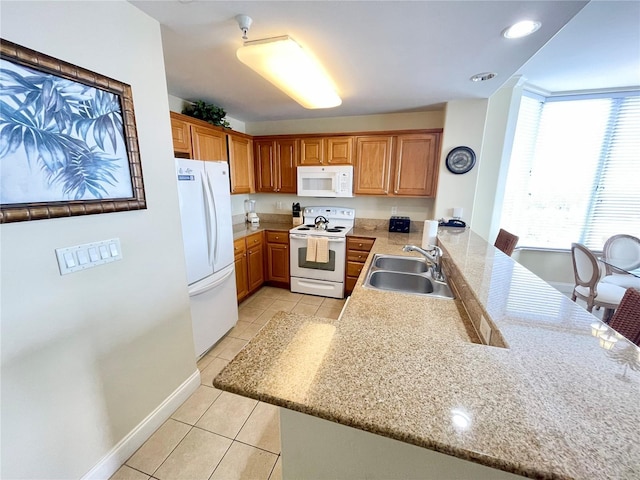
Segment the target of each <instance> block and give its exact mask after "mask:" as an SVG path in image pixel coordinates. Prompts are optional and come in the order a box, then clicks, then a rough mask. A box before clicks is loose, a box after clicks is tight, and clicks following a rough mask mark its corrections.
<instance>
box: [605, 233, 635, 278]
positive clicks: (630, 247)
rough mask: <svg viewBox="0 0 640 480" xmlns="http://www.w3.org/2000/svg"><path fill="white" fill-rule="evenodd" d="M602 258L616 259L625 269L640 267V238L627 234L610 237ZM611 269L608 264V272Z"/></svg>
mask: <svg viewBox="0 0 640 480" xmlns="http://www.w3.org/2000/svg"><path fill="white" fill-rule="evenodd" d="M602 259H603V260H604V261H605V262H607V261H609V260H611V259H615V264H616V265H617V266H619V267H620V268H622V269H623V270H633V269H635V268H638V267H640V238H637V237H634V236H632V235H625V234H620V235H614V236H612V237H610V238H608V239H607V241H606V242H605V243H604V247H603V248H602ZM611 271H612V269H611V267H610V266H609V265H607V273H611Z"/></svg>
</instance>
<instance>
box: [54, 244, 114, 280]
mask: <svg viewBox="0 0 640 480" xmlns="http://www.w3.org/2000/svg"><path fill="white" fill-rule="evenodd" d="M56 257H57V259H58V267H59V268H60V275H66V274H67V273H73V272H77V271H79V270H86V269H88V268H93V267H97V266H99V265H104V264H105V263H111V262H115V261H116V260H122V249H121V248H120V239H119V238H111V239H109V240H102V241H99V242H92V243H85V244H84V245H76V246H74V247H65V248H56Z"/></svg>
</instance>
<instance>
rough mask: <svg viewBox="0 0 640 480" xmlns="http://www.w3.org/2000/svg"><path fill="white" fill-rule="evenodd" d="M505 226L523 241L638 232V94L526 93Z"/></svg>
mask: <svg viewBox="0 0 640 480" xmlns="http://www.w3.org/2000/svg"><path fill="white" fill-rule="evenodd" d="M502 226H503V228H506V229H507V230H509V231H510V232H513V233H515V234H516V235H519V236H520V242H519V245H520V246H522V247H539V248H563V249H569V248H570V246H571V243H572V242H575V241H579V242H581V243H584V244H586V245H587V246H588V247H589V248H592V249H595V250H599V249H601V248H602V245H603V244H604V241H605V240H606V239H607V238H608V237H610V236H611V235H614V234H616V233H628V234H631V235H635V236H640V97H639V96H627V97H621V96H615V97H606V96H598V97H586V98H585V97H571V99H570V100H563V101H545V100H544V99H541V98H535V97H529V96H524V97H523V98H522V103H521V107H520V113H519V116H518V123H517V126H516V133H515V138H514V147H513V152H512V156H511V162H510V166H509V172H508V176H507V184H506V188H505V203H504V206H503V215H502Z"/></svg>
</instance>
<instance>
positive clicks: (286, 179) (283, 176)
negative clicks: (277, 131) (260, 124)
mask: <svg viewBox="0 0 640 480" xmlns="http://www.w3.org/2000/svg"><path fill="white" fill-rule="evenodd" d="M253 149H254V157H255V161H254V164H255V171H256V192H269V193H296V192H297V187H298V177H297V171H296V167H297V165H298V139H296V138H280V139H277V140H269V139H262V140H256V141H254V147H253Z"/></svg>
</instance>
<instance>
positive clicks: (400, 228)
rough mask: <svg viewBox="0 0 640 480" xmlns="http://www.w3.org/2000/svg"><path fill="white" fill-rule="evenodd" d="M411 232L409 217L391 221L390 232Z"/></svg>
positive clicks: (395, 218)
mask: <svg viewBox="0 0 640 480" xmlns="http://www.w3.org/2000/svg"><path fill="white" fill-rule="evenodd" d="M410 230H411V219H410V218H409V217H391V218H390V219H389V231H390V232H400V233H409V231H410Z"/></svg>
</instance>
